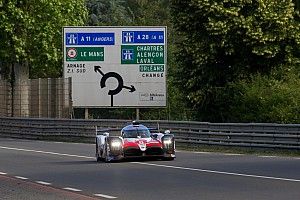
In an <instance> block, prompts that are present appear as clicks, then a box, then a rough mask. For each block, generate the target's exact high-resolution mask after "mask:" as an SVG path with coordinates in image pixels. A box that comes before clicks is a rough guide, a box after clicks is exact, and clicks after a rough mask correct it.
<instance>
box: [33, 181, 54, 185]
mask: <svg viewBox="0 0 300 200" xmlns="http://www.w3.org/2000/svg"><path fill="white" fill-rule="evenodd" d="M36 183H38V184H42V185H52V184H51V183H48V182H44V181H36Z"/></svg>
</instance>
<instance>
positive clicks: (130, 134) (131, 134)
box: [122, 129, 150, 138]
mask: <svg viewBox="0 0 300 200" xmlns="http://www.w3.org/2000/svg"><path fill="white" fill-rule="evenodd" d="M122 136H123V138H137V137H140V138H149V137H150V131H149V130H148V129H133V130H124V131H123V133H122Z"/></svg>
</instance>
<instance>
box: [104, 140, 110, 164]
mask: <svg viewBox="0 0 300 200" xmlns="http://www.w3.org/2000/svg"><path fill="white" fill-rule="evenodd" d="M107 145H108V144H107V143H106V144H105V150H104V152H105V153H104V162H106V163H107V162H109V158H108V150H107Z"/></svg>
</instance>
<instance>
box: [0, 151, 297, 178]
mask: <svg viewBox="0 0 300 200" xmlns="http://www.w3.org/2000/svg"><path fill="white" fill-rule="evenodd" d="M0 149H8V150H16V151H25V152H34V153H43V154H51V155H59V156H69V157H76V158H86V159H94V157H89V156H80V155H72V154H65V153H55V152H48V151H36V150H30V149H18V148H11V147H4V146H0ZM299 159H300V158H299ZM131 163H133V164H139V165H148V166H156V167H165V168H173V169H181V170H189V171H198V172H206V173H214V174H224V175H232V176H241V177H252V178H261V179H271V180H280V181H290V182H300V180H299V179H289V178H278V177H271V176H259V175H251V174H239V173H232V172H222V171H214V170H206V169H195V168H189V167H177V166H171V165H158V164H152V163H142V162H131Z"/></svg>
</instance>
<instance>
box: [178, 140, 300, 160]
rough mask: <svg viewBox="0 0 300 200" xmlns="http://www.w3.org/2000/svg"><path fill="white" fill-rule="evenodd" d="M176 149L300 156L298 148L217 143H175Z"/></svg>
mask: <svg viewBox="0 0 300 200" xmlns="http://www.w3.org/2000/svg"><path fill="white" fill-rule="evenodd" d="M176 149H177V150H184V151H192V152H193V151H200V152H202V151H203V152H214V153H236V154H248V155H260V156H261V155H264V156H289V157H300V150H290V149H275V148H250V147H227V146H217V145H195V144H183V143H176Z"/></svg>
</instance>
